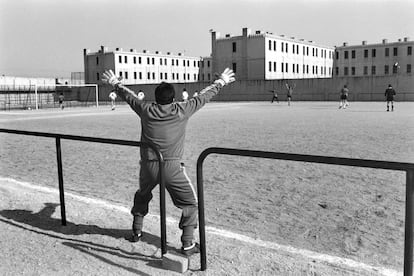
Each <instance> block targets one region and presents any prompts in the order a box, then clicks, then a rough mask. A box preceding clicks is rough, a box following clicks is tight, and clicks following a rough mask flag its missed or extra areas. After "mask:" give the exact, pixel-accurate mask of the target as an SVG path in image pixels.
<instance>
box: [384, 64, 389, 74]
mask: <svg viewBox="0 0 414 276" xmlns="http://www.w3.org/2000/svg"><path fill="white" fill-rule="evenodd" d="M389 73H390V67H389V66H388V65H385V66H384V74H385V75H388V74H389Z"/></svg>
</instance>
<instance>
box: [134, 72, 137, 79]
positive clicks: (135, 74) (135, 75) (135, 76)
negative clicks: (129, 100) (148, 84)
mask: <svg viewBox="0 0 414 276" xmlns="http://www.w3.org/2000/svg"><path fill="white" fill-rule="evenodd" d="M136 79H137V72H134V80H136Z"/></svg>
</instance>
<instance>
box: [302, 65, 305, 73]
mask: <svg viewBox="0 0 414 276" xmlns="http://www.w3.org/2000/svg"><path fill="white" fill-rule="evenodd" d="M302 71H303V73H305V64H303V65H302Z"/></svg>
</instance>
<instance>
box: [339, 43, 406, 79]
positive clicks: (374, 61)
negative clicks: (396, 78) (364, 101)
mask: <svg viewBox="0 0 414 276" xmlns="http://www.w3.org/2000/svg"><path fill="white" fill-rule="evenodd" d="M413 46H414V41H410V40H409V38H408V37H405V38H404V39H399V40H398V41H397V42H388V40H387V39H383V40H382V43H377V44H367V42H366V41H363V42H362V44H361V45H352V46H349V45H348V43H346V42H345V43H344V44H343V46H340V47H336V49H335V59H334V77H361V76H392V75H396V74H404V75H405V74H408V75H412V65H413V63H414V56H413Z"/></svg>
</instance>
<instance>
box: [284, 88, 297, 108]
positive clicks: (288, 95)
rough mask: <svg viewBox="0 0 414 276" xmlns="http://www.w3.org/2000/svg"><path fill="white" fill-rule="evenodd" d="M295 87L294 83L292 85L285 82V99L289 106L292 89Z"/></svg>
mask: <svg viewBox="0 0 414 276" xmlns="http://www.w3.org/2000/svg"><path fill="white" fill-rule="evenodd" d="M295 87H296V83H294V84H293V85H290V84H289V83H286V89H287V101H288V105H289V106H290V102H291V101H292V94H293V89H295Z"/></svg>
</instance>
